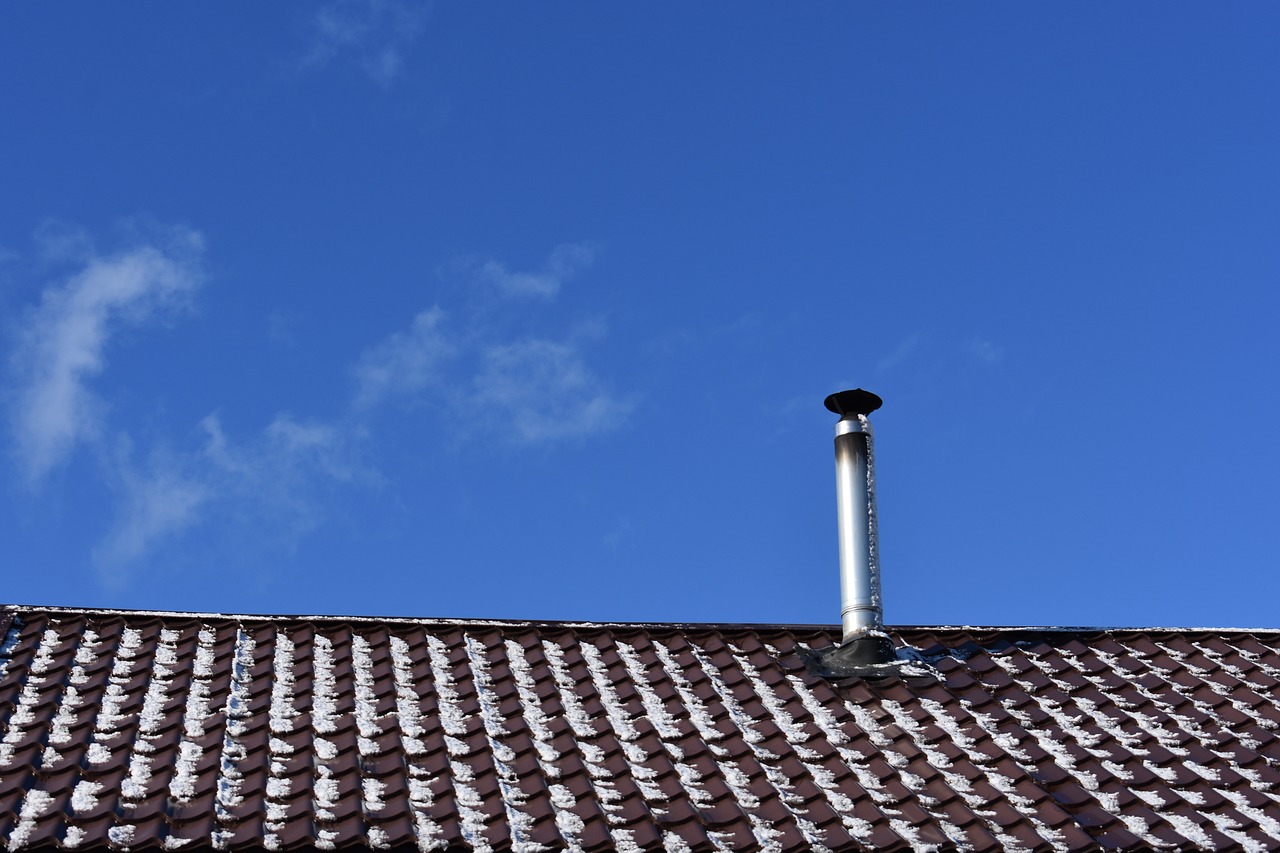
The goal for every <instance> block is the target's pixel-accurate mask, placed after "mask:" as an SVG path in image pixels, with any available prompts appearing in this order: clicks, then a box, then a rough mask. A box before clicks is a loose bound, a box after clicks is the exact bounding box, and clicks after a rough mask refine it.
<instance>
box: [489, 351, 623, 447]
mask: <svg viewBox="0 0 1280 853" xmlns="http://www.w3.org/2000/svg"><path fill="white" fill-rule="evenodd" d="M474 387H475V393H474V394H473V395H472V396H471V398H470V399H469V400H468V405H469V406H473V407H474V408H475V411H477V412H483V413H486V414H485V416H486V417H489V418H492V419H493V420H495V421H498V422H500V423H502V424H503V425H505V427H506V428H507V429H508V430H509V432H508V433H506V434H507V435H508V436H509V437H511V438H512V439H513V440H515V441H516V442H517V443H521V444H542V443H545V442H550V441H558V440H562V439H574V438H584V437H587V436H590V435H594V434H596V433H600V432H606V431H608V430H611V429H616V428H617V427H619V426H621V425H622V424H623V423H624V422H625V421H626V419H627V417H628V415H630V413H631V410H632V408H633V404H632V403H631V402H630V401H627V400H624V399H621V398H619V397H617V396H615V395H613V394H611V393H610V392H609V391H608V390H607V389H606V388H605V387H604V385H603V383H602V382H601V381H600V379H599V378H598V377H596V375H595V374H594V373H592V371H591V370H589V369H588V368H587V365H586V363H585V361H584V359H583V355H582V352H581V351H580V350H579V348H578V346H577V345H576V344H574V343H572V342H556V341H546V340H524V341H516V342H514V343H509V344H500V345H497V346H491V347H488V348H486V349H485V350H484V353H483V359H482V367H481V368H480V371H479V373H478V374H477V375H476V377H475V381H474Z"/></svg>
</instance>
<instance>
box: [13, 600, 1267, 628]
mask: <svg viewBox="0 0 1280 853" xmlns="http://www.w3.org/2000/svg"><path fill="white" fill-rule="evenodd" d="M0 611H8V612H12V613H62V614H68V615H72V614H74V615H84V616H140V617H155V618H164V617H171V618H178V619H207V620H216V619H225V620H234V621H240V622H329V623H360V624H380V625H430V626H436V627H443V626H454V625H456V626H470V627H482V628H541V627H555V628H606V629H613V628H643V629H649V630H655V629H656V630H668V631H670V630H689V629H693V630H702V631H715V630H734V631H803V632H814V631H827V632H832V633H839V632H840V630H841V629H840V626H839V625H836V624H804V623H767V622H764V623H762V622H593V621H590V620H584V619H469V618H465V617H419V616H357V615H333V614H304V613H299V614H288V613H275V614H268V613H212V612H202V611H190V610H126V609H119V608H110V607H66V606H61V605H48V606H42V605H32V604H0ZM885 630H886V631H894V632H903V631H973V632H984V633H1019V632H1032V631H1034V632H1038V633H1064V634H1065V633H1074V634H1086V633H1087V634H1096V633H1100V632H1105V633H1111V632H1125V631H1141V632H1146V633H1150V632H1169V633H1192V632H1211V633H1219V634H1225V633H1239V634H1275V633H1280V628H1274V627H1273V628H1262V627H1259V628H1240V627H1235V628H1224V627H1212V626H1170V625H1156V626H1148V625H962V624H955V625H886V626H885Z"/></svg>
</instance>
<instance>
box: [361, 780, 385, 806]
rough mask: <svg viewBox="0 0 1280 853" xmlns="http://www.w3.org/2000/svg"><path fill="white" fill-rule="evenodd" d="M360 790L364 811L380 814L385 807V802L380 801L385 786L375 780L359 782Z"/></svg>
mask: <svg viewBox="0 0 1280 853" xmlns="http://www.w3.org/2000/svg"><path fill="white" fill-rule="evenodd" d="M360 785H361V788H362V790H363V792H364V810H365V811H366V812H380V811H382V810H383V809H385V808H386V807H387V801H386V800H384V799H382V795H383V794H384V793H386V790H387V786H386V783H384V782H379V781H378V780H377V779H368V778H366V779H363V780H361V783H360Z"/></svg>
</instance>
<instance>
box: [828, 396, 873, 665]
mask: <svg viewBox="0 0 1280 853" xmlns="http://www.w3.org/2000/svg"><path fill="white" fill-rule="evenodd" d="M882 402H883V401H882V400H881V399H880V398H879V397H877V396H876V395H875V394H872V393H871V392H870V391H863V390H862V389H861V388H857V389H854V390H852V391H841V392H839V393H838V394H832V395H831V396H830V397H828V398H827V399H826V406H827V408H828V409H830V410H831V411H833V412H835V413H836V414H838V415H840V421H839V422H838V423H837V424H836V513H837V525H838V528H837V529H838V531H839V536H840V625H841V628H842V629H843V632H844V641H845V642H848V641H849V640H852V639H857V638H859V637H865V636H867V635H869V634H871V633H872V632H879V631H881V630H882V629H883V628H884V610H883V608H882V607H881V604H880V561H879V547H878V542H877V537H876V473H875V455H874V450H873V438H872V430H871V421H870V420H868V418H867V415H869V414H871V413H872V412H874V411H875V410H876V409H878V408H880V405H881V403H882Z"/></svg>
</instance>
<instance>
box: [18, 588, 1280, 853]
mask: <svg viewBox="0 0 1280 853" xmlns="http://www.w3.org/2000/svg"><path fill="white" fill-rule="evenodd" d="M894 633H895V640H896V642H897V644H898V645H900V646H904V647H906V648H907V649H910V650H913V651H909V652H904V654H908V655H909V656H911V657H912V658H914V659H915V661H916V662H915V663H914V664H911V665H908V666H905V667H902V668H899V669H898V670H896V671H895V672H893V673H890V674H888V675H886V677H884V678H878V679H868V680H850V681H849V682H848V683H840V684H832V683H829V682H827V681H824V680H822V679H819V678H816V677H814V676H813V675H811V674H810V673H809V672H808V671H806V670H805V668H804V666H803V664H802V662H801V660H800V658H799V657H798V656H797V655H796V653H795V652H796V650H797V648H798V647H799V646H802V645H803V646H811V647H821V646H825V645H829V644H830V643H831V641H832V639H833V638H832V635H831V634H830V632H829V631H827V630H825V629H821V628H785V627H768V628H764V627H758V626H756V627H752V626H742V627H734V626H718V627H717V626H656V625H648V626H642V625H569V624H515V623H511V624H499V623H487V622H473V623H466V622H454V623H449V622H434V621H421V622H412V621H384V622H378V621H362V620H350V621H342V620H328V619H326V620H318V619H292V618H281V619H267V618H258V617H228V616H199V615H161V614H149V613H105V612H91V611H69V610H34V609H25V608H20V609H15V610H13V611H5V610H0V636H2V637H3V638H4V639H3V647H2V649H0V672H2V674H0V844H3V845H4V846H5V847H6V848H7V849H10V850H19V849H27V848H32V849H34V848H40V847H50V846H54V847H64V848H98V849H102V848H112V849H157V848H160V849H170V850H172V849H183V848H186V849H188V850H195V849H209V848H215V849H225V850H250V849H252V850H259V849H262V848H266V849H269V850H277V849H281V850H293V849H300V848H305V849H310V848H316V847H319V848H321V849H340V848H348V847H355V848H360V849H367V848H371V847H372V848H399V849H409V848H415V847H416V848H419V849H422V850H433V849H442V850H443V849H457V850H515V851H533V850H574V851H578V850H582V851H597V850H621V851H634V850H672V851H710V850H757V849H765V850H781V851H799V850H811V849H813V850H817V849H824V848H825V849H830V850H864V849H876V850H908V849H928V848H937V849H972V850H990V851H996V850H1010V849H1024V850H1037V851H1038V850H1092V849H1097V848H1098V847H1100V846H1101V847H1106V848H1113V849H1122V850H1139V849H1148V848H1163V849H1177V850H1183V849H1197V848H1199V849H1213V850H1230V849H1240V850H1274V849H1280V739H1278V738H1277V734H1278V732H1280V701H1278V700H1277V686H1278V685H1280V634H1277V633H1269V632H1266V633H1264V632H1232V631H1155V630H1151V631H1121V630H1029V629H1018V630H1014V629H1003V630H997V629H984V630H979V629H941V628H936V629H932V628H913V629H901V630H897V631H895V632H894Z"/></svg>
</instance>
